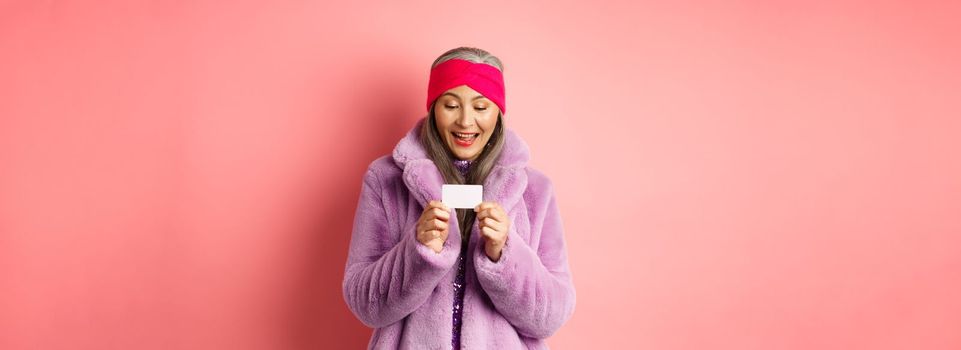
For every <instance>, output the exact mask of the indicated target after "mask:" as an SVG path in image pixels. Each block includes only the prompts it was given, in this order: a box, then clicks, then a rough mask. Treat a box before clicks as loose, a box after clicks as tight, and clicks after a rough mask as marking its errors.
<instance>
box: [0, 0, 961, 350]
mask: <svg viewBox="0 0 961 350" xmlns="http://www.w3.org/2000/svg"><path fill="white" fill-rule="evenodd" d="M664 3H665V2H653V1H652V2H649V3H645V2H641V1H624V2H611V3H605V4H603V6H601V5H600V4H594V5H591V4H588V3H587V2H581V3H573V2H546V1H529V2H525V1H510V2H499V1H486V2H475V3H466V2H451V1H445V2H436V3H430V2H393V3H391V4H382V5H369V4H364V5H334V4H328V3H324V2H319V1H264V2H262V3H254V2H250V1H231V2H213V1H169V2H158V1H102V2H97V3H94V2H78V1H0V348H3V349H320V348H362V347H364V346H365V345H366V342H367V339H368V337H369V334H370V330H369V329H367V328H365V327H364V326H363V325H362V324H361V323H360V322H359V321H357V320H356V319H354V318H353V316H352V315H351V314H350V313H349V311H348V310H347V308H346V306H345V305H344V303H343V300H342V297H341V294H340V293H341V292H340V282H341V277H342V271H343V264H344V260H345V257H346V247H347V243H348V240H349V234H350V230H351V223H352V217H353V212H354V209H355V205H356V202H357V196H358V194H359V190H360V179H361V176H362V174H363V171H364V169H365V168H366V166H367V164H368V163H369V162H370V161H371V160H373V159H374V158H376V157H378V156H380V155H383V154H387V153H388V152H390V150H391V149H392V147H393V145H394V144H395V143H396V142H397V140H398V139H399V138H400V137H401V135H402V134H403V133H404V132H405V131H406V130H407V129H408V128H409V127H410V126H411V125H412V123H413V122H414V121H415V120H416V119H417V118H419V117H421V116H422V115H423V110H422V108H423V101H422V100H423V98H424V96H425V93H426V92H425V91H426V83H427V76H428V69H429V65H430V63H431V61H432V60H433V59H434V58H435V57H436V56H437V55H439V54H440V53H442V52H443V51H445V50H447V49H450V48H453V47H456V46H461V45H469V46H478V47H482V48H485V49H487V50H490V51H492V52H493V53H494V54H496V55H499V56H500V57H501V58H502V59H503V60H504V62H505V64H506V67H507V68H506V69H507V70H506V81H507V91H508V101H509V103H510V104H511V108H510V110H511V113H509V114H508V115H507V122H508V125H509V126H510V127H512V128H514V129H515V130H517V131H518V132H519V133H520V134H521V135H522V136H523V137H525V138H526V140H527V141H528V142H529V144H530V146H531V148H532V155H533V160H532V162H533V166H535V167H536V168H538V169H541V170H543V171H544V172H545V173H547V174H548V175H549V176H550V177H551V178H552V179H553V181H554V182H555V184H556V187H557V191H558V198H559V201H560V206H561V212H562V215H563V220H564V222H565V225H566V237H567V241H568V244H569V247H570V248H569V249H570V251H569V254H570V256H569V257H570V263H571V267H572V269H573V274H574V279H575V283H576V286H577V291H578V304H577V309H576V311H575V314H574V316H573V318H572V319H571V320H570V322H569V323H568V324H567V325H565V326H564V327H563V328H562V329H561V330H560V331H559V332H558V333H557V334H556V335H555V336H554V337H552V338H551V339H550V340H549V344H550V345H551V346H552V347H554V348H557V349H583V348H596V349H606V348H614V346H615V345H629V347H631V348H649V349H958V348H961V332H959V330H961V298H959V296H961V215H959V214H961V157H959V154H958V153H959V152H958V150H961V141H959V140H961V138H959V136H958V135H961V108H959V106H961V103H959V101H961V92H959V91H961V68H959V67H961V65H959V63H958V62H961V45H959V37H961V21H959V20H958V18H961V6H959V4H961V3H959V2H956V1H941V2H938V1H934V2H917V1H901V2H885V3H876V2H857V1H813V2H809V1H803V2H802V1H798V2H790V3H789V2H770V1H753V2H751V1H741V2H732V3H728V4H722V3H719V2H692V1H676V2H670V3H672V4H671V5H665V4H664Z"/></svg>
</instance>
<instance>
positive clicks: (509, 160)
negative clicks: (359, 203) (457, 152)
mask: <svg viewBox="0 0 961 350" xmlns="http://www.w3.org/2000/svg"><path fill="white" fill-rule="evenodd" d="M426 120H427V117H424V118H421V119H420V120H418V121H417V123H416V124H415V125H414V127H413V128H411V130H410V131H409V132H408V133H407V135H406V136H404V138H402V139H401V140H400V142H398V143H397V146H396V147H394V152H393V158H394V163H396V164H397V166H398V167H400V168H401V169H404V174H403V178H404V184H406V185H407V188H408V189H409V190H410V193H411V195H412V196H413V197H414V198H415V199H416V200H417V202H419V203H420V204H421V206H426V205H427V202H429V201H431V200H440V199H441V197H440V187H441V185H443V184H444V177H443V176H442V175H441V174H440V171H439V170H438V169H437V166H436V165H435V164H434V162H433V161H431V160H430V159H429V158H427V152H426V151H425V150H424V147H423V146H422V145H421V143H420V128H421V126H422V125H423V124H424V122H425V121H426ZM504 136H505V140H504V148H503V151H502V152H501V155H500V157H499V158H498V159H497V161H496V162H495V163H494V167H493V168H492V169H491V172H490V174H489V175H487V179H486V180H485V181H484V201H494V202H497V203H499V204H500V205H501V206H502V207H504V210H505V211H507V212H510V211H511V209H512V208H513V207H514V205H516V204H517V202H518V201H519V200H520V198H521V196H522V195H523V194H524V190H525V189H526V188H527V171H526V169H525V168H526V167H527V162H528V161H529V160H530V148H528V146H527V143H526V142H524V140H523V139H521V138H520V136H518V135H517V134H515V133H514V131H513V130H511V129H510V128H506V129H505V130H504Z"/></svg>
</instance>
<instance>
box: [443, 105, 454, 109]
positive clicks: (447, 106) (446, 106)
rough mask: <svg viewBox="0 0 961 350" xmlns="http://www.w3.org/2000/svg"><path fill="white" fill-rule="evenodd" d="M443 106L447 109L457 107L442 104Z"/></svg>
mask: <svg viewBox="0 0 961 350" xmlns="http://www.w3.org/2000/svg"><path fill="white" fill-rule="evenodd" d="M444 108H447V109H454V108H457V106H451V105H444Z"/></svg>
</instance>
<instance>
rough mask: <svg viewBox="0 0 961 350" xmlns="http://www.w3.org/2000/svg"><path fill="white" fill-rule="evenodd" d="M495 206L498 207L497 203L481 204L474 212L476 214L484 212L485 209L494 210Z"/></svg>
mask: <svg viewBox="0 0 961 350" xmlns="http://www.w3.org/2000/svg"><path fill="white" fill-rule="evenodd" d="M495 205H497V203H496V202H481V204H478V205H477V206H476V207H474V211H475V212H480V211H482V210H484V209H487V208H492V207H494V206H495Z"/></svg>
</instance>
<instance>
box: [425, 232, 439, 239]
mask: <svg viewBox="0 0 961 350" xmlns="http://www.w3.org/2000/svg"><path fill="white" fill-rule="evenodd" d="M427 236H428V237H430V238H432V239H437V238H440V231H437V230H430V231H427Z"/></svg>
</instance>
